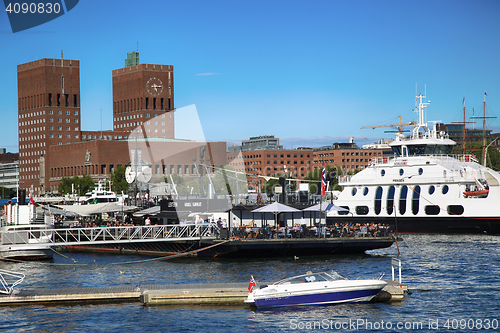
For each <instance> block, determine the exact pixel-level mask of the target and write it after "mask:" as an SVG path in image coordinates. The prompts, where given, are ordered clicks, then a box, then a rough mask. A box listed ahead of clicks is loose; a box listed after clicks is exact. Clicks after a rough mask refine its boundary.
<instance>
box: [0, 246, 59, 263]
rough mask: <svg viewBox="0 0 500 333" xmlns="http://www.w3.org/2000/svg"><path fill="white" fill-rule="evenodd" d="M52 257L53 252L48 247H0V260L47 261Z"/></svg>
mask: <svg viewBox="0 0 500 333" xmlns="http://www.w3.org/2000/svg"><path fill="white" fill-rule="evenodd" d="M52 257H53V251H52V250H51V248H50V247H49V246H41V245H34V246H29V245H27V246H26V247H22V248H19V247H17V246H16V247H15V248H12V247H9V246H2V247H0V260H47V259H52Z"/></svg>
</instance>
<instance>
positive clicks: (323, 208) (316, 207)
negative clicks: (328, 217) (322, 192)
mask: <svg viewBox="0 0 500 333" xmlns="http://www.w3.org/2000/svg"><path fill="white" fill-rule="evenodd" d="M303 210H304V211H315V212H317V211H319V210H320V204H316V205H314V206H311V207H307V208H305V209H303ZM331 210H333V211H337V212H348V211H349V209H345V208H342V207H340V206H336V205H334V204H329V203H322V204H321V211H322V212H329V211H331Z"/></svg>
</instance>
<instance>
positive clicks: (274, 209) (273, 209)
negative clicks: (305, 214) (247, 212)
mask: <svg viewBox="0 0 500 333" xmlns="http://www.w3.org/2000/svg"><path fill="white" fill-rule="evenodd" d="M288 212H300V210H299V209H295V208H293V207H290V206H287V205H283V204H280V203H277V202H274V203H272V204H269V205H265V206H263V207H260V208H257V209H254V210H252V213H288Z"/></svg>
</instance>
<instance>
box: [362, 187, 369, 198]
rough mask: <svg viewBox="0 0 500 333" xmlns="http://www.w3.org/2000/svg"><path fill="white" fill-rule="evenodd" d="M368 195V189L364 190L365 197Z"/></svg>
mask: <svg viewBox="0 0 500 333" xmlns="http://www.w3.org/2000/svg"><path fill="white" fill-rule="evenodd" d="M367 194H368V187H365V188H364V190H363V195H365V196H366V195H367Z"/></svg>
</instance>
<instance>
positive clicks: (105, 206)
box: [57, 202, 137, 216]
mask: <svg viewBox="0 0 500 333" xmlns="http://www.w3.org/2000/svg"><path fill="white" fill-rule="evenodd" d="M57 207H58V208H60V209H63V210H66V211H69V212H73V213H75V214H78V215H82V216H90V215H92V214H101V213H113V212H129V211H132V210H136V209H137V207H136V206H125V205H121V204H117V203H114V202H103V203H97V204H92V205H57Z"/></svg>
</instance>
